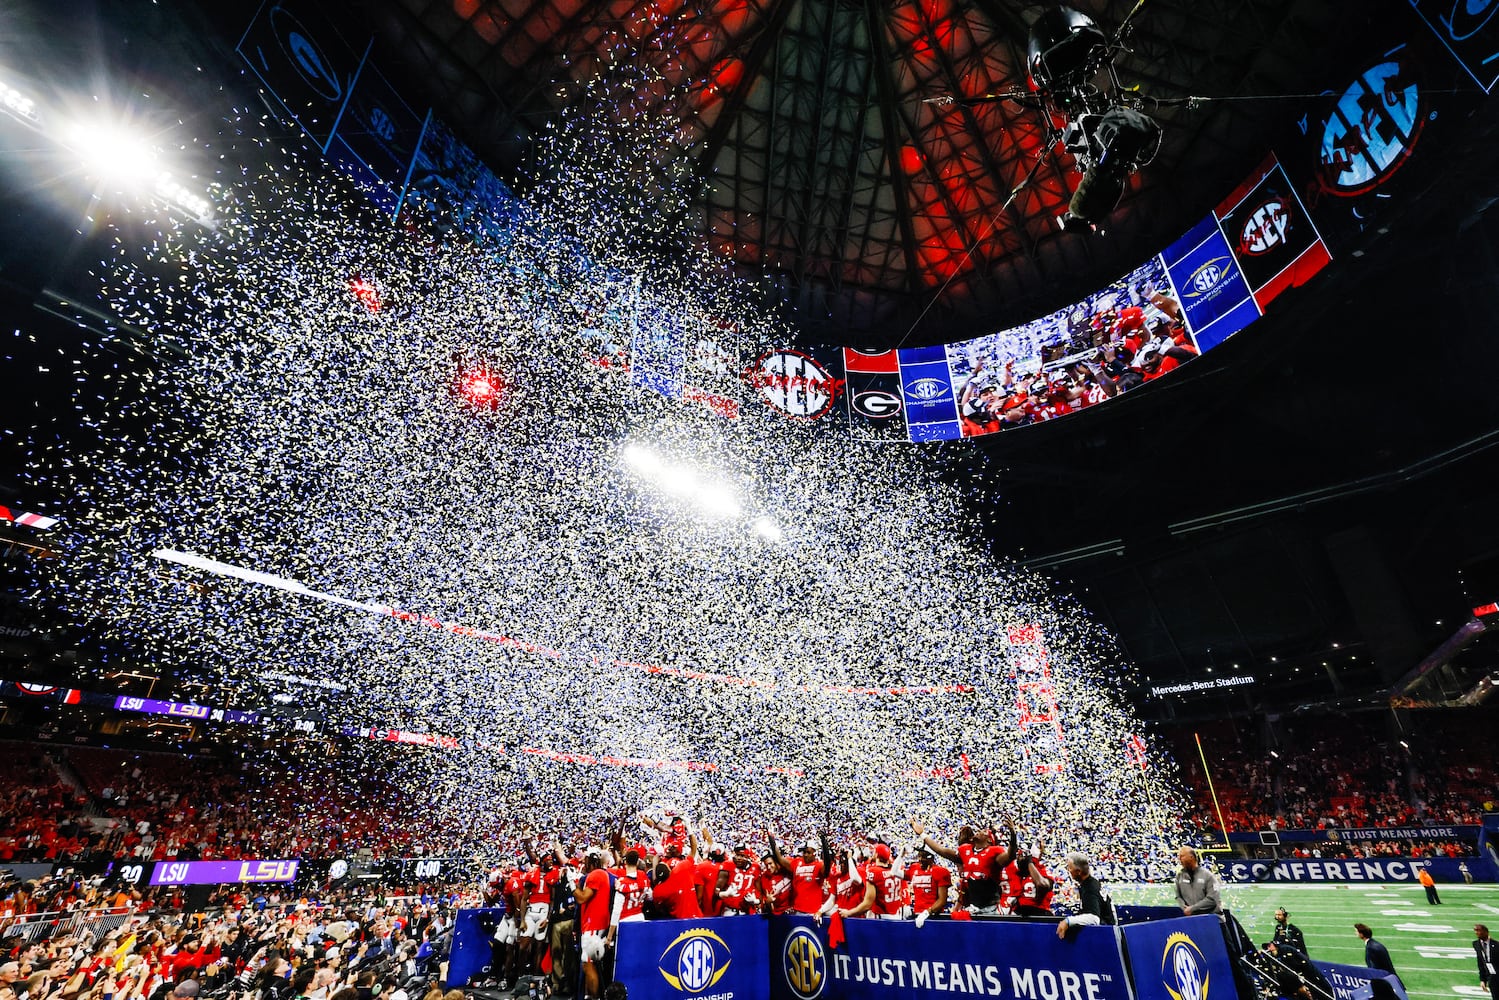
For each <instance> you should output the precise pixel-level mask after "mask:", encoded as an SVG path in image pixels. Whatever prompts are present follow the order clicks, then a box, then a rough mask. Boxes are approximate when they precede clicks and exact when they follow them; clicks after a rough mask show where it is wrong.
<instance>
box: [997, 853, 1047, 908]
mask: <svg viewBox="0 0 1499 1000" xmlns="http://www.w3.org/2000/svg"><path fill="white" fill-rule="evenodd" d="M1036 853H1038V854H1039V853H1040V845H1037V848H1036ZM1005 884H1006V890H1005V908H1006V909H1008V910H1009V911H1010V912H1011V913H1013V914H1015V915H1016V916H1021V917H1049V916H1051V899H1052V894H1053V890H1054V888H1055V887H1054V885H1053V879H1052V877H1051V876H1050V875H1048V874H1047V873H1046V869H1045V868H1043V867H1042V865H1041V861H1040V859H1039V858H1037V857H1035V856H1033V855H1032V854H1031V853H1030V852H1028V851H1022V852H1021V853H1020V855H1019V856H1018V857H1017V858H1016V859H1015V860H1014V861H1013V862H1011V863H1010V865H1009V866H1008V867H1006V868H1005Z"/></svg>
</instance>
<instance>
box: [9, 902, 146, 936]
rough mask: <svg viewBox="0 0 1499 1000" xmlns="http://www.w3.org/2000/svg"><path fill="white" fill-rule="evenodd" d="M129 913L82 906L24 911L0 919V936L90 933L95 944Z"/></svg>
mask: <svg viewBox="0 0 1499 1000" xmlns="http://www.w3.org/2000/svg"><path fill="white" fill-rule="evenodd" d="M131 916H132V914H129V913H122V912H120V911H118V910H102V911H101V910H82V911H76V912H71V913H70V912H66V911H59V912H52V913H27V914H23V915H21V916H17V917H11V918H8V919H0V938H6V937H19V938H20V939H21V940H23V941H36V940H39V939H41V938H53V937H61V936H64V935H67V936H72V937H77V936H79V935H81V934H87V935H89V939H90V943H91V944H96V943H98V941H99V940H100V939H101V938H103V937H104V936H105V935H106V934H108V933H109V932H110V931H112V930H115V929H116V928H118V927H120V926H122V925H123V924H124V923H125V921H127V920H129V919H130V917H131Z"/></svg>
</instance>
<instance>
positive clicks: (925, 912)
mask: <svg viewBox="0 0 1499 1000" xmlns="http://www.w3.org/2000/svg"><path fill="white" fill-rule="evenodd" d="M906 884H907V885H908V886H910V890H911V909H912V911H913V912H914V913H915V914H916V926H917V927H920V926H921V925H922V924H924V923H926V921H927V918H928V917H931V916H934V915H935V914H938V913H941V912H942V911H943V910H944V909H946V908H947V895H948V890H949V889H951V888H952V872H951V871H949V870H948V869H947V866H946V865H939V864H937V862H936V859H935V858H933V857H932V849H931V848H930V847H928V846H926V844H925V843H924V842H923V843H922V845H921V846H920V847H918V848H916V863H915V864H913V865H911V866H910V867H909V868H907V869H906Z"/></svg>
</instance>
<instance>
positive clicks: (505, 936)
mask: <svg viewBox="0 0 1499 1000" xmlns="http://www.w3.org/2000/svg"><path fill="white" fill-rule="evenodd" d="M506 867H507V868H508V869H509V870H508V872H507V873H506V875H505V880H504V882H502V883H501V884H500V895H501V897H502V898H503V899H504V900H505V918H504V919H503V920H501V921H500V929H499V930H498V931H497V932H495V938H496V940H498V941H499V942H500V943H501V944H503V945H504V946H505V971H504V974H503V975H504V978H503V979H502V980H501V982H502V983H505V984H508V983H509V982H510V980H512V979H514V978H515V970H516V960H517V959H518V958H519V957H520V947H519V941H520V924H521V917H522V915H523V914H524V913H525V912H526V883H525V879H524V877H523V875H522V873H521V870H520V866H519V865H518V864H516V863H514V862H508V863H507V865H506ZM500 988H501V989H504V988H505V987H504V986H501V987H500Z"/></svg>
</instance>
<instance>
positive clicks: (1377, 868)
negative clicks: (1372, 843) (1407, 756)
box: [1218, 858, 1499, 884]
mask: <svg viewBox="0 0 1499 1000" xmlns="http://www.w3.org/2000/svg"><path fill="white" fill-rule="evenodd" d="M1422 868H1425V869H1426V870H1427V871H1429V872H1431V877H1432V878H1434V879H1436V880H1437V882H1438V883H1448V884H1458V883H1467V882H1494V881H1499V867H1496V866H1495V865H1494V863H1493V862H1492V861H1490V860H1489V859H1487V858H1304V859H1303V858H1288V859H1282V860H1279V861H1225V862H1223V863H1222V865H1221V867H1220V868H1219V872H1218V874H1219V875H1220V876H1221V877H1222V878H1223V879H1224V880H1225V881H1228V882H1414V881H1416V875H1417V873H1418V872H1420V871H1421V869H1422Z"/></svg>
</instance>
